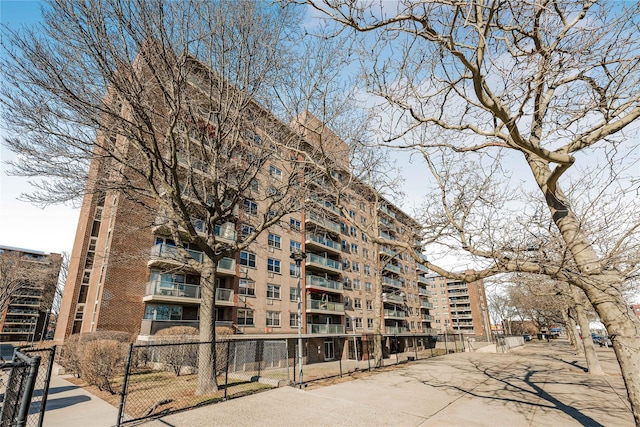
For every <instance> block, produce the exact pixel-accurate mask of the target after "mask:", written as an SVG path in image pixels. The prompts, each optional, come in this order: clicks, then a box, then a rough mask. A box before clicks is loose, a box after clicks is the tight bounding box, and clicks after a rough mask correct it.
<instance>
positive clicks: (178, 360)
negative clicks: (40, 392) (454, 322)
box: [114, 334, 482, 425]
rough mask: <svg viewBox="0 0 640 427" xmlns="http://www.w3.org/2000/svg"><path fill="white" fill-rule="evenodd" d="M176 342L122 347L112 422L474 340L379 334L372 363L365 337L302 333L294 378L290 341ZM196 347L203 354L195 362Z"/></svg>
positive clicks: (370, 339) (465, 347) (370, 340)
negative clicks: (116, 408) (300, 356)
mask: <svg viewBox="0 0 640 427" xmlns="http://www.w3.org/2000/svg"><path fill="white" fill-rule="evenodd" d="M176 339H177V338H175V337H173V338H171V340H173V341H171V340H170V341H165V342H154V343H148V344H144V345H133V344H132V345H130V346H129V352H128V356H127V364H126V367H125V370H124V376H123V377H121V382H120V380H117V381H115V383H114V384H116V385H117V386H118V387H120V386H121V387H122V389H121V390H122V391H121V394H120V404H119V413H118V420H117V423H118V425H122V424H127V423H131V422H134V421H139V420H142V419H146V418H151V417H156V416H159V415H165V414H168V413H172V412H177V411H180V410H184V409H189V408H193V407H197V406H201V405H206V404H211V403H216V402H219V401H223V400H226V399H231V398H235V397H240V396H245V395H248V394H253V393H256V392H259V391H264V390H268V389H271V388H274V387H280V386H284V385H296V386H299V387H306V386H308V385H312V384H314V383H315V382H317V381H321V380H326V379H331V378H335V377H341V376H345V375H353V374H354V373H356V372H362V371H372V370H375V369H378V368H382V367H388V366H392V365H399V364H402V363H407V362H411V361H415V360H420V359H427V358H431V357H435V356H441V355H444V354H447V353H455V352H461V351H469V350H473V347H474V346H476V347H477V346H478V345H479V343H478V342H476V339H475V338H470V337H464V338H463V337H462V336H454V335H453V334H452V335H448V336H446V337H445V336H440V337H437V336H429V335H385V336H382V337H380V338H379V339H380V348H381V351H382V358H381V360H379V361H376V360H375V357H374V352H375V338H374V336H373V334H356V335H339V336H330V335H327V336H322V335H319V336H311V337H310V336H307V337H304V338H302V350H303V382H302V383H301V382H300V378H298V372H299V367H298V366H296V365H297V363H298V362H297V355H298V339H297V338H292V337H287V338H282V339H247V338H244V337H242V336H234V337H233V338H232V339H229V340H225V341H218V342H216V343H215V344H214V343H211V342H196V341H187V342H175V340H176ZM481 339H482V338H478V339H477V341H479V340H481ZM203 351H206V352H208V353H207V354H209V355H210V356H209V358H208V359H205V362H207V363H203V364H200V361H199V355H200V354H201V352H203ZM201 373H202V375H200V374H201ZM207 380H208V382H207Z"/></svg>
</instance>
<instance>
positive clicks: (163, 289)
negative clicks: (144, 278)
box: [146, 280, 201, 299]
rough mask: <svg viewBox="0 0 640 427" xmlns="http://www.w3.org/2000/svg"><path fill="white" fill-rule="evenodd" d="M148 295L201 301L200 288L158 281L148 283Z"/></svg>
mask: <svg viewBox="0 0 640 427" xmlns="http://www.w3.org/2000/svg"><path fill="white" fill-rule="evenodd" d="M146 295H159V296H168V297H179V298H196V299H200V297H201V293H200V286H199V285H188V284H186V283H175V282H165V281H162V280H156V281H152V282H149V283H147V293H146Z"/></svg>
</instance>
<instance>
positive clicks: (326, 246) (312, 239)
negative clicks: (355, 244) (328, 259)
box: [305, 234, 342, 254]
mask: <svg viewBox="0 0 640 427" xmlns="http://www.w3.org/2000/svg"><path fill="white" fill-rule="evenodd" d="M305 247H306V249H307V250H314V248H315V249H316V250H321V251H329V252H333V253H335V254H340V253H341V252H342V245H340V243H338V242H334V241H333V240H331V239H327V238H326V237H322V236H319V235H317V234H308V235H307V236H306V238H305Z"/></svg>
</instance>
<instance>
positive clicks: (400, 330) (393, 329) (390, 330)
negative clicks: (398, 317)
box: [384, 326, 407, 334]
mask: <svg viewBox="0 0 640 427" xmlns="http://www.w3.org/2000/svg"><path fill="white" fill-rule="evenodd" d="M384 330H385V332H386V333H387V334H404V333H406V332H407V328H405V327H403V326H385V327H384Z"/></svg>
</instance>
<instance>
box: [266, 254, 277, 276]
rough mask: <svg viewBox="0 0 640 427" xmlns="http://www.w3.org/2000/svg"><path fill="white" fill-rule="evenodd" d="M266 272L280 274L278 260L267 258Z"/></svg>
mask: <svg viewBox="0 0 640 427" xmlns="http://www.w3.org/2000/svg"><path fill="white" fill-rule="evenodd" d="M267 271H271V272H272V273H278V274H279V273H280V260H277V259H273V258H267Z"/></svg>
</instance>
